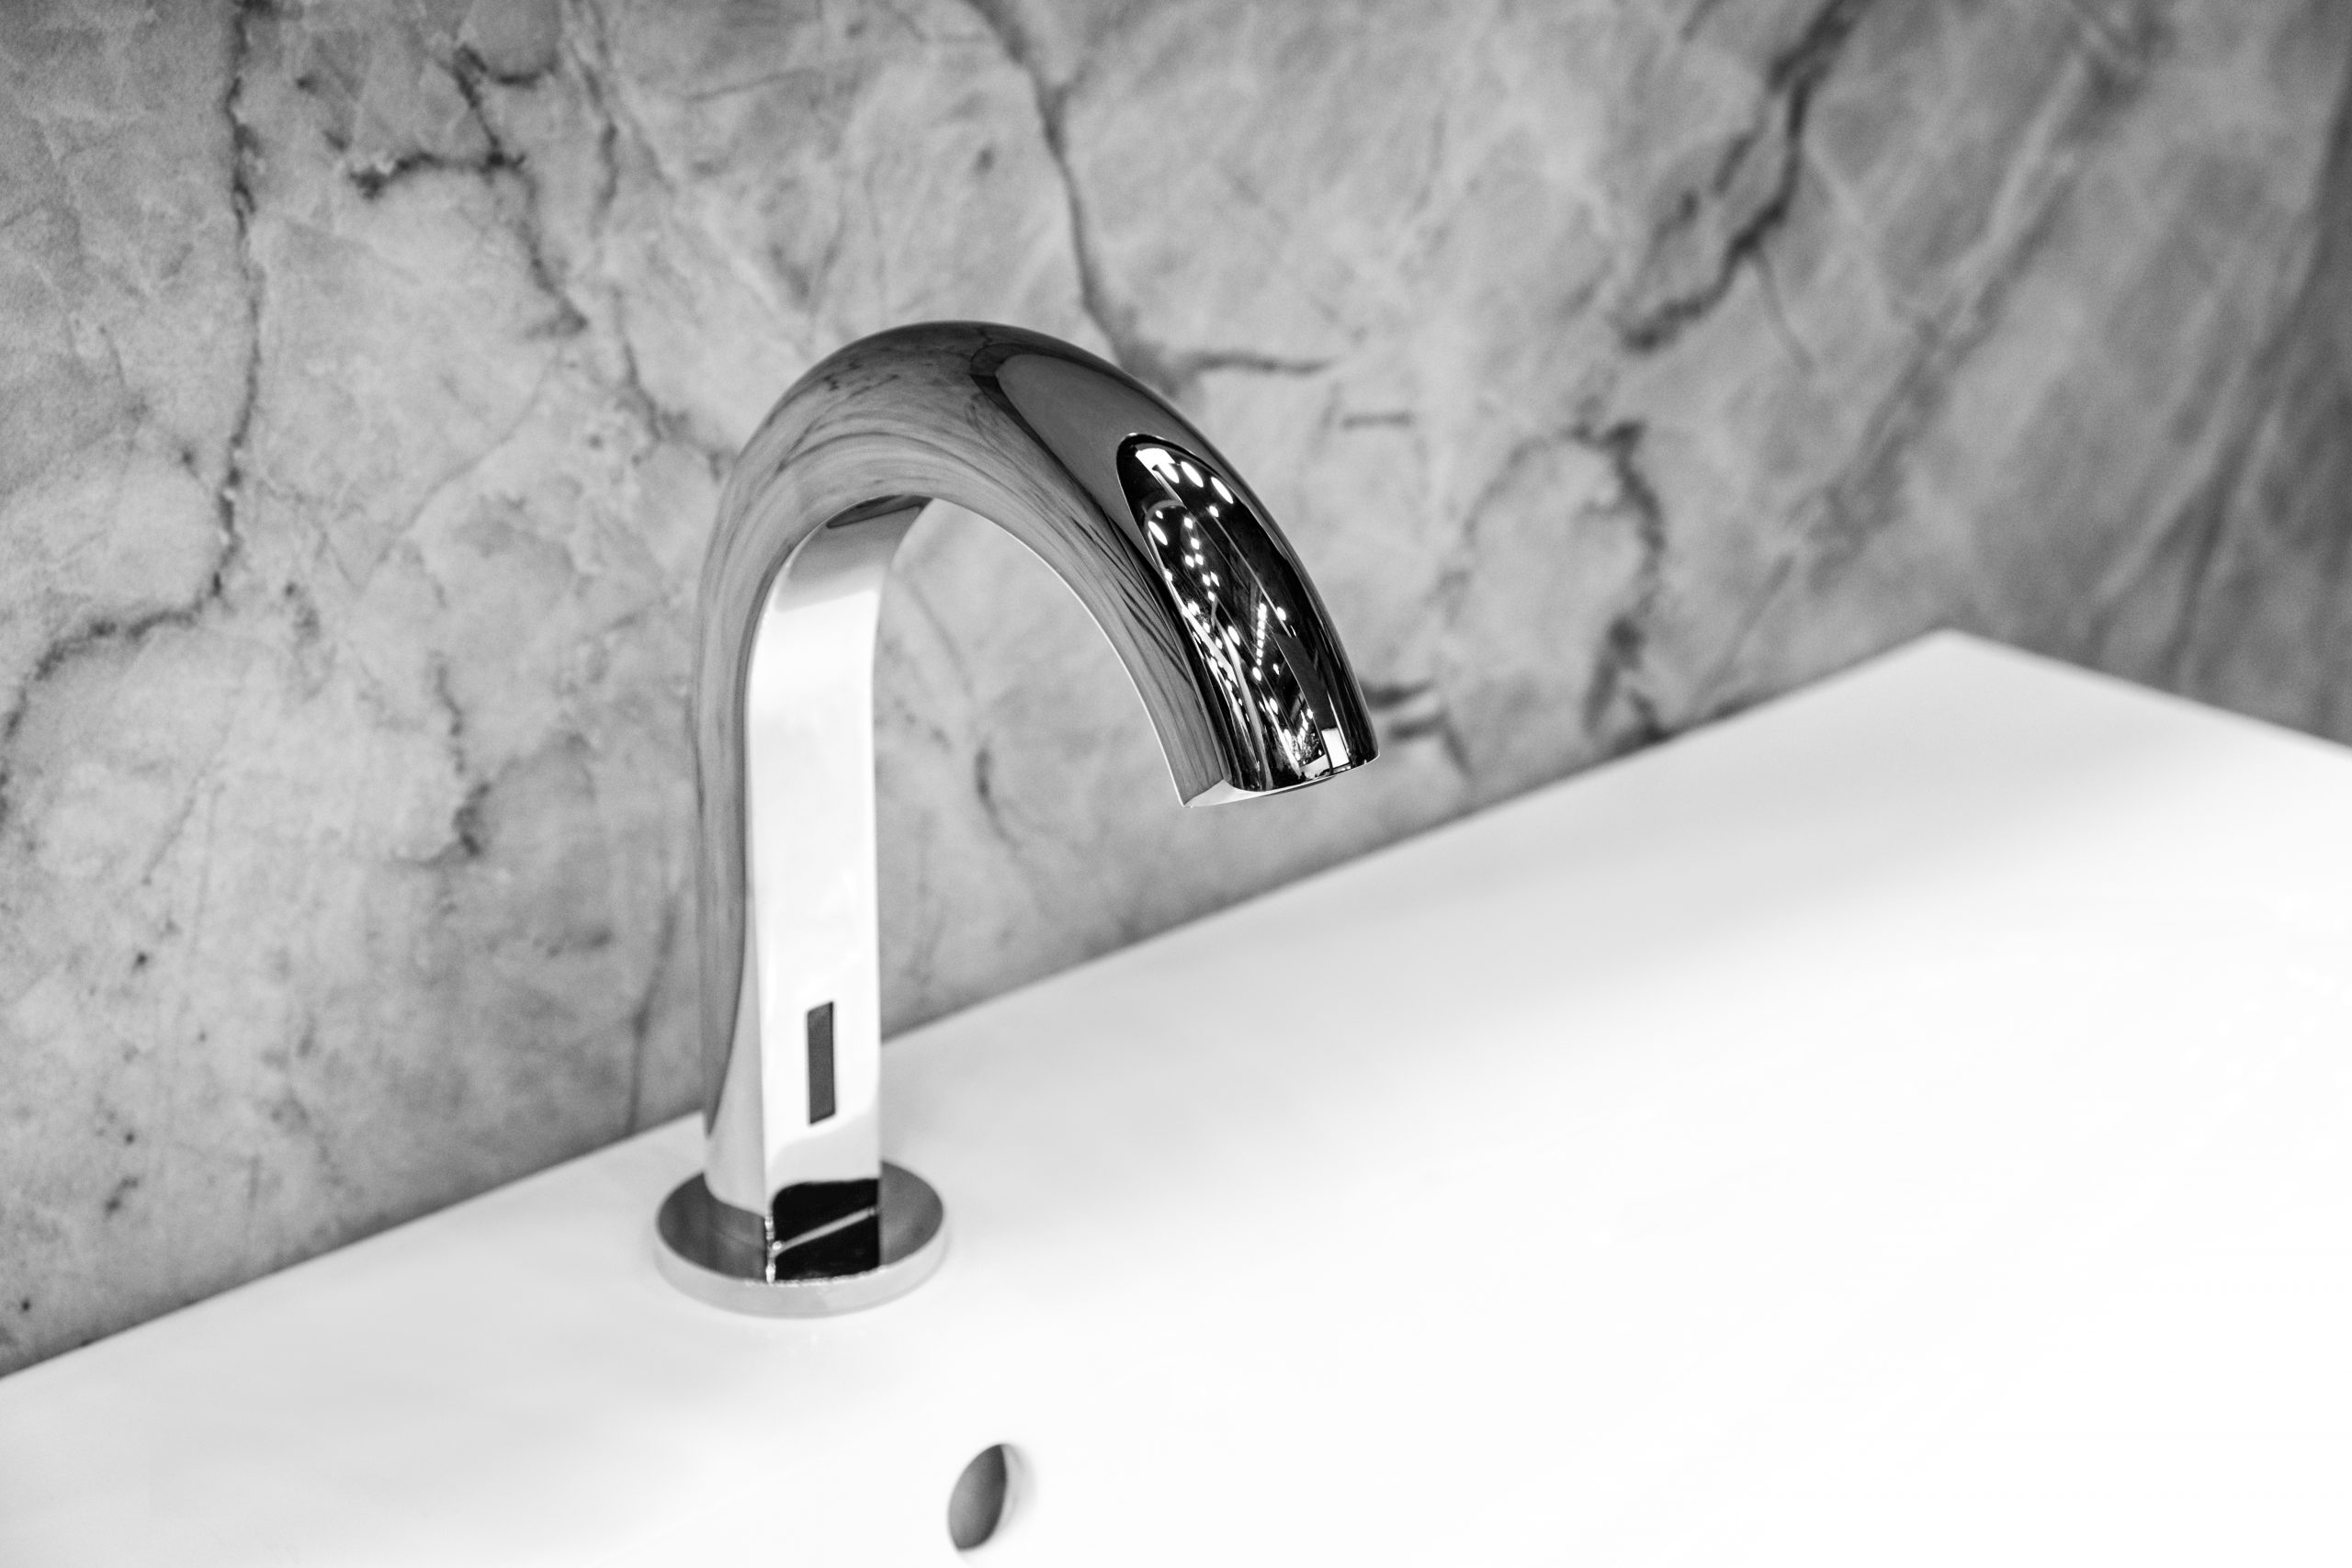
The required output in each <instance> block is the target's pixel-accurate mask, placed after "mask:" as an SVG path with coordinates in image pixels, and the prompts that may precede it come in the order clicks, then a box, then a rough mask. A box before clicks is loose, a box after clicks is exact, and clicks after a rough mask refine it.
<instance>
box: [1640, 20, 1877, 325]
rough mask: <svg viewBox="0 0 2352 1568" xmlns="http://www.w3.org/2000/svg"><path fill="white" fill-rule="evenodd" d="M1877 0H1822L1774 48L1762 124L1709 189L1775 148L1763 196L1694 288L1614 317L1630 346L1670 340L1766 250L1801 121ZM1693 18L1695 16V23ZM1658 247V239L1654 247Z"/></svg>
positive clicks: (1791, 185)
mask: <svg viewBox="0 0 2352 1568" xmlns="http://www.w3.org/2000/svg"><path fill="white" fill-rule="evenodd" d="M1873 3H1874V0H1827V3H1826V4H1825V5H1823V6H1822V7H1821V8H1820V9H1819V10H1817V11H1815V13H1814V15H1813V18H1812V20H1811V21H1809V22H1808V23H1807V24H1806V25H1805V28H1804V31H1803V32H1802V33H1800V34H1799V35H1798V36H1797V39H1796V41H1795V42H1794V43H1792V44H1791V45H1790V46H1789V47H1788V48H1787V49H1785V50H1783V51H1781V53H1780V54H1779V55H1778V56H1776V57H1775V58H1774V59H1773V61H1772V62H1771V63H1770V65H1769V66H1768V67H1767V68H1766V71H1765V73H1764V104H1763V108H1762V110H1761V114H1760V117H1759V118H1761V120H1762V121H1763V124H1762V125H1761V126H1760V127H1759V128H1758V130H1754V131H1751V132H1749V133H1747V134H1746V135H1744V136H1740V137H1737V138H1736V139H1734V141H1732V142H1731V144H1730V145H1729V146H1728V147H1726V148H1725V149H1724V156H1723V157H1722V158H1721V159H1719V160H1718V161H1717V163H1716V165H1715V170H1714V174H1713V178H1712V179H1711V181H1710V182H1709V185H1710V189H1709V191H1708V193H1707V196H1710V197H1718V198H1720V197H1725V196H1727V195H1728V194H1729V193H1730V192H1731V191H1732V190H1733V188H1734V187H1735V186H1736V185H1737V183H1738V181H1739V178H1740V176H1741V175H1743V174H1744V173H1745V172H1746V170H1747V160H1748V159H1749V158H1751V157H1756V156H1760V155H1765V154H1766V153H1767V152H1770V154H1772V155H1777V157H1778V158H1779V160H1780V162H1779V164H1778V165H1777V167H1776V168H1775V170H1774V175H1773V180H1772V183H1771V185H1770V188H1769V189H1768V191H1767V193H1766V195H1765V197H1764V198H1763V199H1762V200H1761V201H1760V202H1758V204H1757V206H1756V208H1755V209H1754V210H1753V211H1751V212H1749V213H1748V214H1747V217H1746V218H1745V219H1744V220H1741V221H1740V223H1739V224H1738V225H1737V226H1736V228H1734V229H1733V231H1732V232H1731V235H1730V237H1729V239H1728V240H1726V241H1725V242H1724V247H1723V250H1722V252H1721V253H1720V254H1719V255H1718V256H1717V257H1716V260H1715V265H1714V267H1713V271H1712V272H1711V273H1710V274H1709V276H1707V277H1706V279H1705V280H1704V281H1703V282H1702V283H1700V284H1699V285H1698V286H1697V287H1696V288H1691V289H1688V290H1685V291H1683V292H1681V293H1679V294H1674V295H1669V296H1668V298H1667V299H1663V300H1661V301H1659V302H1657V303H1656V304H1654V305H1651V306H1649V307H1647V308H1646V309H1645V310H1641V311H1640V312H1639V313H1637V314H1636V315H1634V316H1633V317H1631V318H1628V319H1626V320H1624V321H1621V322H1620V323H1619V325H1618V337H1619V340H1620V341H1621V342H1622V343H1623V344H1624V346H1625V348H1626V349H1627V350H1628V351H1629V352H1631V353H1634V354H1654V353H1656V352H1657V351H1658V350H1660V349H1662V348H1666V347H1668V345H1670V344H1672V343H1673V342H1674V341H1675V340H1676V339H1677V338H1679V337H1680V336H1681V335H1682V333H1684V332H1685V331H1686V330H1688V329H1689V328H1690V326H1691V324H1692V323H1693V322H1695V321H1699V320H1700V319H1701V318H1702V317H1704V316H1705V315H1706V314H1707V313H1708V312H1709V311H1711V310H1713V309H1714V308H1715V307H1716V306H1717V305H1718V304H1720V303H1722V301H1723V299H1724V297H1725V296H1726V295H1728V294H1729V293H1730V292H1731V289H1732V286H1733V284H1735V283H1736V282H1737V281H1738V278H1739V271H1740V268H1741V267H1743V266H1745V265H1747V264H1748V263H1749V262H1751V261H1753V260H1755V259H1756V258H1757V257H1758V256H1759V255H1761V254H1762V253H1763V249H1764V245H1765V243H1766V242H1768V241H1769V240H1770V238H1771V237H1772V235H1773V233H1774V232H1775V231H1777V230H1779V229H1780V228H1781V225H1782V224H1784V223H1786V222H1787V221H1788V219H1789V214H1790V212H1791V211H1792V209H1794V207H1795V204H1796V197H1797V188H1798V186H1799V185H1800V183H1801V182H1802V180H1803V177H1804V133H1805V122H1806V118H1807V117H1808V116H1809V115H1810V113H1811V111H1812V107H1813V98H1814V95H1815V93H1816V92H1817V91H1819V89H1820V87H1821V84H1822V83H1823V82H1824V81H1826V79H1827V78H1828V75H1829V72H1830V69H1831V68H1832V67H1833V66H1834V65H1835V64H1836V63H1837V61H1838V55H1839V53H1840V52H1841V51H1843V50H1844V49H1845V46H1846V41H1847V39H1849V38H1851V37H1852V36H1853V33H1854V29H1855V28H1857V27H1859V26H1860V23H1861V19H1862V17H1863V16H1864V14H1865V13H1867V12H1868V11H1869V10H1870V8H1871V5H1872V4H1873ZM1693 25H1694V26H1695V23H1694V24H1693ZM1705 202H1706V197H1702V195H1701V193H1699V192H1697V191H1687V192H1685V193H1684V194H1683V198H1682V201H1681V203H1680V204H1679V206H1678V208H1677V209H1676V210H1675V212H1674V214H1673V217H1672V218H1671V219H1670V220H1668V229H1669V230H1673V231H1681V230H1687V229H1689V228H1690V227H1691V226H1693V225H1695V224H1696V223H1697V222H1698V220H1700V218H1701V217H1702V215H1703V212H1704V210H1705ZM1654 252H1655V247H1654Z"/></svg>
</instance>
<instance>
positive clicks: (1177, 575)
mask: <svg viewBox="0 0 2352 1568" xmlns="http://www.w3.org/2000/svg"><path fill="white" fill-rule="evenodd" d="M1119 481H1120V484H1121V486H1122V488H1124V489H1125V491H1126V495H1127V503H1128V505H1129V506H1131V507H1132V508H1134V510H1135V514H1136V522H1137V524H1139V525H1141V526H1142V528H1143V531H1144V536H1145V538H1146V539H1147V540H1148V541H1149V543H1150V547H1151V553H1152V558H1153V561H1154V564H1155V565H1157V566H1158V567H1159V580H1160V581H1161V582H1162V583H1163V584H1164V585H1165V586H1166V588H1167V591H1168V595H1169V600H1170V604H1172V605H1173V606H1174V607H1175V610H1176V613H1177V615H1178V616H1179V617H1180V618H1181V619H1182V623H1183V626H1184V628H1185V630H1186V631H1187V632H1188V633H1189V634H1190V635H1191V642H1192V652H1193V657H1194V658H1195V659H1197V660H1199V662H1200V666H1201V668H1202V669H1203V670H1204V671H1206V673H1207V675H1208V677H1209V681H1208V683H1209V684H1212V685H1213V686H1214V688H1215V690H1216V693H1217V694H1219V696H1221V697H1222V698H1223V702H1224V707H1225V710H1226V711H1225V713H1224V714H1223V715H1222V717H1223V719H1224V721H1225V722H1224V724H1223V726H1221V728H1223V730H1224V732H1225V739H1227V744H1228V745H1231V746H1232V747H1234V748H1235V749H1236V750H1239V751H1241V752H1242V753H1244V755H1245V757H1246V759H1247V761H1246V763H1245V767H1246V771H1247V772H1249V773H1250V774H1252V775H1254V777H1255V778H1257V779H1258V780H1259V781H1261V782H1260V784H1259V786H1258V787H1259V790H1260V791H1261V792H1265V791H1272V790H1278V789H1287V788H1292V787H1295V786H1296V785H1298V784H1311V783H1313V782H1314V781H1316V780H1317V779H1320V778H1325V777H1327V776H1329V774H1331V773H1337V772H1340V771H1342V770H1344V769H1346V768H1347V767H1349V766H1350V765H1351V748H1350V746H1349V743H1348V737H1347V733H1346V729H1345V728H1344V721H1343V719H1342V718H1341V716H1340V714H1339V713H1338V712H1337V711H1335V705H1334V704H1333V703H1332V700H1331V696H1330V682H1329V674H1328V672H1326V671H1321V670H1318V669H1317V668H1316V665H1317V649H1313V648H1311V647H1309V646H1308V644H1307V642H1306V639H1304V638H1303V637H1301V636H1300V628H1301V627H1303V626H1313V627H1317V628H1318V629H1319V628H1320V627H1321V626H1322V625H1323V617H1322V615H1321V613H1320V610H1319V608H1318V607H1317V606H1314V605H1312V604H1307V603H1304V602H1302V596H1303V594H1304V592H1306V587H1305V583H1304V581H1303V580H1302V579H1301V578H1300V577H1299V575H1298V573H1297V571H1296V570H1295V568H1294V567H1293V566H1292V565H1291V563H1290V562H1289V561H1288V560H1287V559H1286V558H1284V556H1283V553H1282V552H1280V551H1279V550H1278V549H1277V548H1276V547H1272V544H1271V542H1270V541H1271V539H1272V534H1271V533H1270V531H1269V530H1268V529H1267V527H1266V525H1265V524H1264V523H1263V522H1262V521H1261V519H1260V517H1259V516H1258V514H1257V513H1256V512H1255V511H1253V510H1252V509H1251V507H1250V503H1249V502H1246V501H1244V500H1243V499H1242V498H1241V496H1240V495H1239V494H1238V493H1237V492H1236V491H1235V490H1234V488H1233V486H1232V485H1230V484H1228V483H1227V481H1226V479H1225V476H1223V475H1222V474H1219V473H1218V472H1217V471H1216V466H1215V465H1213V464H1212V463H1210V462H1209V460H1208V459H1207V458H1205V457H1201V456H1200V455H1199V454H1198V453H1195V452H1189V451H1187V450H1185V449H1184V448H1183V447H1182V446H1178V445H1177V444H1176V443H1174V442H1172V441H1169V440H1166V439H1164V438H1162V437H1159V436H1147V435H1136V436H1130V437H1129V438H1128V439H1127V440H1126V441H1125V443H1124V444H1122V445H1121V446H1120V448H1119Z"/></svg>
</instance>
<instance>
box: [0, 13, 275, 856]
mask: <svg viewBox="0 0 2352 1568" xmlns="http://www.w3.org/2000/svg"><path fill="white" fill-rule="evenodd" d="M266 12H267V6H266V4H264V3H260V0H248V3H247V4H245V5H243V6H240V7H239V9H238V12H237V15H236V17H235V19H234V21H233V23H232V26H231V27H230V28H229V29H228V50H227V55H228V59H227V70H226V76H227V82H226V85H225V86H224V87H223V89H222V91H221V96H220V114H221V118H223V119H224V120H225V121H226V122H227V124H228V128H229V191H228V195H229V212H230V220H231V223H232V225H233V227H234V230H235V236H236V238H235V244H236V253H237V264H238V271H239V281H240V283H241V285H242V288H243V306H244V310H245V320H246V334H247V338H248V342H247V344H246V348H245V363H244V373H243V378H242V380H241V383H240V388H239V393H238V400H237V406H236V410H235V412H234V413H233V414H232V416H231V419H230V423H229V431H228V434H227V437H226V439H225V442H224V445H223V457H222V465H221V479H220V488H219V490H218V491H216V492H215V494H214V497H213V517H214V522H215V525H216V526H217V527H218V528H219V530H220V551H219V553H218V554H217V555H216V556H215V557H214V558H213V562H212V570H211V571H210V572H209V574H208V575H207V578H206V581H205V585H204V588H203V589H202V590H201V591H200V592H198V594H197V595H196V597H195V598H193V599H192V600H190V601H189V602H187V604H169V605H164V606H162V607H160V608H157V609H154V610H151V611H148V612H147V613H145V614H143V615H129V616H119V617H118V616H100V617H97V618H96V619H93V620H90V621H86V622H84V623H83V624H82V625H80V626H76V627H74V628H73V629H72V630H70V631H67V632H66V633H64V634H63V635H62V636H61V637H57V638H56V639H55V640H53V641H52V642H51V644H50V645H49V646H48V647H47V648H46V649H42V650H41V654H40V658H39V659H37V660H34V662H33V667H32V669H31V671H29V672H28V674H27V675H26V677H25V681H24V683H23V684H22V685H21V686H20V687H18V689H17V700H16V703H15V705H14V706H12V707H11V708H10V709H9V710H8V712H7V715H6V717H5V718H0V753H5V752H6V749H7V747H8V745H9V743H10V742H12V741H13V740H15V739H16V738H17V730H18V729H19V728H21V727H22V725H23V724H24V720H25V715H26V714H27V713H28V712H29V711H30V710H31V707H32V700H33V694H34V693H35V692H37V691H38V690H39V689H40V687H41V686H42V685H43V684H44V683H46V682H49V681H51V680H52V679H53V678H55V676H56V675H57V673H58V672H59V671H62V670H63V669H64V668H65V667H66V666H67V665H69V664H71V663H73V662H74V660H77V659H79V658H81V657H82V656H84V655H85V654H88V653H91V652H94V651H96V649H101V648H104V647H107V646H108V645H110V644H118V643H123V644H130V645H131V646H133V647H135V646H137V645H138V644H140V643H141V642H143V641H145V640H146V638H147V637H149V636H150V635H151V634H153V633H154V632H156V631H159V630H162V629H164V628H165V627H169V626H194V625H196V624H197V623H198V621H199V620H200V619H201V618H202V617H203V616H204V615H205V613H206V612H207V611H209V609H210V608H211V607H212V606H213V605H215V604H219V603H220V602H221V600H222V598H223V596H224V595H225V593H226V592H227V581H228V574H229V571H230V569H231V568H232V566H233V565H234V564H235V561H236V558H237V557H238V555H239V553H240V552H241V551H242V549H243V528H242V523H241V519H240V517H239V510H238V509H239V506H240V503H241V501H242V494H243V488H244V462H245V451H246V446H247V444H248V442H249V440H250V438H251V434H252V430H253V422H254V409H255V407H256V406H257V405H258V403H259V401H260V392H261V352H262V348H261V329H262V281H261V271H260V268H259V266H258V265H257V264H256V262H255V260H254V254H253V237H252V222H253V213H254V171H255V167H256V165H257V164H258V162H259V159H260V155H261V150H260V144H259V141H257V139H256V138H255V136H254V131H253V130H252V128H251V127H250V126H248V125H247V124H246V123H245V119H244V117H243V112H242V107H243V101H244V88H245V73H246V68H247V64H248V62H249V60H250V57H251V54H252V49H253V20H254V17H256V16H259V15H266ZM183 460H184V462H185V461H187V456H186V455H184V458H183ZM9 783H10V774H9V771H8V770H7V769H6V767H0V828H5V827H6V824H7V821H8V818H9V816H10V813H11V810H12V807H11V805H10V801H9V795H8V785H9Z"/></svg>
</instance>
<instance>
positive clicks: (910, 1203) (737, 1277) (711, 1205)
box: [653, 1160, 947, 1317]
mask: <svg viewBox="0 0 2352 1568" xmlns="http://www.w3.org/2000/svg"><path fill="white" fill-rule="evenodd" d="M881 1206H882V1216H881V1218H882V1262H881V1264H880V1266H879V1267H877V1268H874V1269H865V1270H863V1271H862V1272H859V1273H855V1274H834V1275H826V1276H821V1277H818V1278H813V1279H799V1280H771V1279H768V1278H767V1277H766V1269H765V1262H766V1260H765V1258H764V1257H763V1255H762V1252H761V1250H760V1249H756V1248H751V1247H743V1246H741V1244H740V1243H739V1242H737V1241H736V1240H735V1239H734V1235H733V1233H734V1232H735V1231H737V1230H738V1229H739V1228H740V1226H739V1224H735V1223H730V1222H732V1221H733V1220H734V1219H735V1217H736V1216H737V1215H739V1213H740V1211H738V1210H736V1209H735V1208H734V1206H733V1205H732V1204H729V1203H722V1202H720V1201H718V1199H716V1198H714V1197H712V1196H711V1195H710V1188H709V1187H708V1186H707V1184H706V1183H705V1182H704V1180H703V1179H702V1177H701V1175H700V1174H699V1173H697V1174H696V1175H695V1177H693V1178H692V1179H689V1180H687V1181H684V1182H682V1183H680V1184H679V1185H678V1187H677V1188H676V1189H675V1190H673V1191H672V1192H671V1194H670V1196H669V1197H667V1198H665V1199H663V1200H662V1210H661V1213H659V1214H658V1215H657V1216H656V1217H655V1219H654V1224H653V1230H654V1248H653V1258H654V1262H655V1264H656V1265H657V1266H658V1267H659V1268H660V1269H661V1270H662V1278H663V1279H665V1280H669V1281H670V1283H672V1284H673V1285H675V1286H677V1287H678V1289H680V1290H682V1291H684V1292H686V1294H688V1295H690V1296H692V1297H694V1298H695V1300H696V1301H698V1302H704V1303H707V1304H709V1305H711V1306H715V1307H724V1308H726V1309H727V1310H728V1311H729V1312H741V1313H750V1314H754V1315H756V1316H760V1317H831V1316H833V1315H834V1314H839V1313H845V1312H856V1311H858V1310H859V1309H861V1308H863V1307H870V1306H879V1305H881V1304H882V1303H884V1302H888V1301H895V1300H897V1299H898V1298H899V1297H900V1296H903V1295H905V1294H906V1293H907V1292H909V1291H911V1290H913V1289H914V1288H915V1287H916V1286H917V1285H920V1284H922V1282H923V1281H924V1280H928V1279H930V1278H931V1276H932V1275H933V1273H934V1272H936V1271H937V1270H938V1268H939V1265H940V1263H941V1261H942V1260H943V1259H944V1258H945V1257H946V1256H947V1211H946V1209H945V1207H944V1205H942V1204H941V1202H940V1201H939V1194H938V1193H937V1192H935V1191H933V1190H932V1186H931V1183H929V1182H928V1181H925V1180H924V1179H922V1177H920V1176H917V1175H916V1174H914V1172H912V1171H910V1170H907V1169H904V1168H901V1167H899V1166H895V1165H892V1164H890V1163H889V1162H888V1161H887V1160H886V1161H884V1162H883V1165H882V1204H881Z"/></svg>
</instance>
